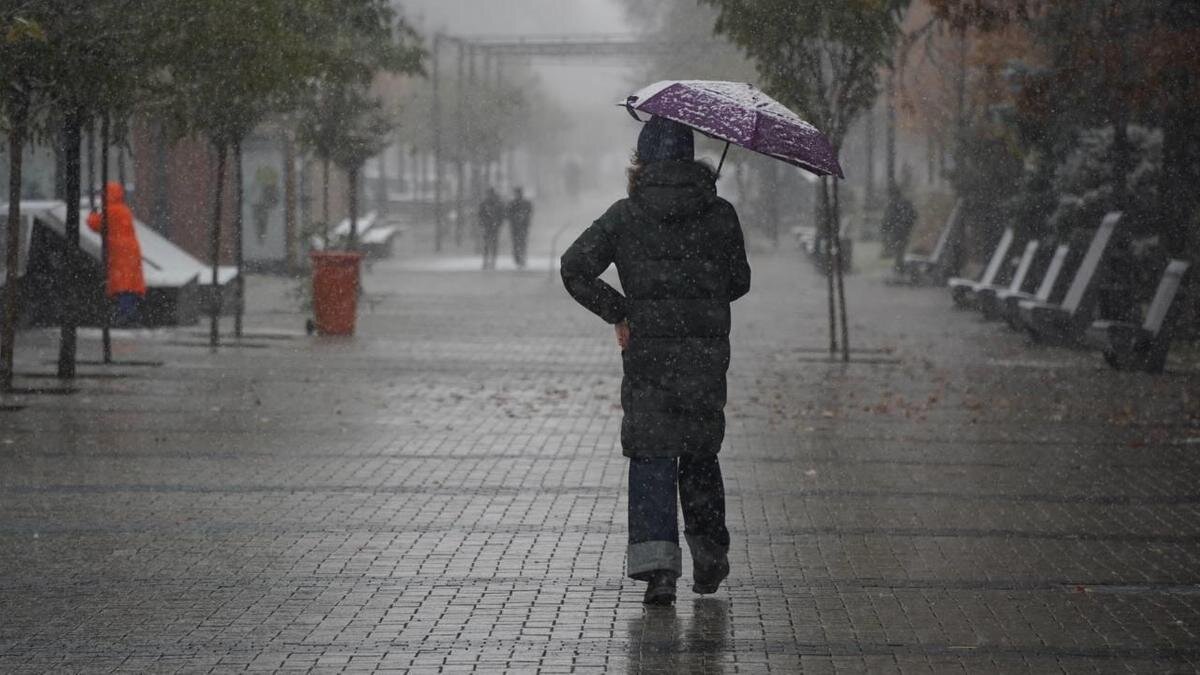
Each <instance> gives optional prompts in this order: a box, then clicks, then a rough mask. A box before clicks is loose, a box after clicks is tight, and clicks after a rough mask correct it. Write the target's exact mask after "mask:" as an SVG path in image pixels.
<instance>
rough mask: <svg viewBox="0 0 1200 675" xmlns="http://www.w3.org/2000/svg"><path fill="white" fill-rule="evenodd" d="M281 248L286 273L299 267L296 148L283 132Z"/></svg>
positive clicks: (287, 133)
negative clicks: (282, 248) (282, 247)
mask: <svg viewBox="0 0 1200 675" xmlns="http://www.w3.org/2000/svg"><path fill="white" fill-rule="evenodd" d="M283 246H284V257H285V260H286V264H287V269H288V272H289V273H290V272H292V271H293V270H295V269H296V268H297V267H298V266H299V265H298V263H299V260H298V258H299V251H297V250H296V146H295V144H294V143H293V142H292V135H291V133H290V132H287V131H285V132H283Z"/></svg>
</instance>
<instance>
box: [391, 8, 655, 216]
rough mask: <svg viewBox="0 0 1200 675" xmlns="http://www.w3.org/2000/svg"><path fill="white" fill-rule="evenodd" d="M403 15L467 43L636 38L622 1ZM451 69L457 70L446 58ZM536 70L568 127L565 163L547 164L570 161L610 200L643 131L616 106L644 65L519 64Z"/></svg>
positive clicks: (561, 145)
mask: <svg viewBox="0 0 1200 675" xmlns="http://www.w3.org/2000/svg"><path fill="white" fill-rule="evenodd" d="M400 7H401V8H402V10H403V11H404V14H405V16H407V17H408V18H409V19H410V20H411V21H412V22H413V23H414V24H416V25H417V26H418V27H419V29H420V30H421V31H422V33H424V34H425V35H427V36H429V39H430V40H432V36H433V35H434V34H435V33H437V32H442V33H445V34H448V35H452V36H461V37H467V38H471V37H506V36H512V37H518V36H572V35H575V36H578V35H598V34H606V35H607V34H616V35H629V34H632V33H634V32H635V31H634V29H633V27H632V26H630V25H629V24H628V23H627V21H626V13H625V11H624V9H623V7H622V6H621V4H620V2H619V0H569V1H568V2H564V1H563V0H405V1H404V2H402V3H400ZM446 54H447V56H446V58H445V62H446V65H445V66H443V67H444V68H453V67H454V61H453V58H452V57H450V56H449V54H451V52H450V51H447V52H446ZM509 65H511V66H513V67H516V68H520V67H522V66H528V67H531V68H532V69H533V72H534V73H535V75H536V76H537V77H538V79H539V80H540V81H541V84H542V86H543V89H544V90H545V91H546V92H548V94H549V95H550V96H551V97H553V99H554V103H555V104H556V105H557V107H559V108H560V109H561V114H562V115H563V116H564V117H565V118H566V119H565V120H563V122H564V125H563V126H565V127H566V132H565V133H559V134H557V136H558V138H559V141H558V143H557V144H556V146H555V147H556V148H557V149H558V150H559V151H560V152H561V156H560V157H542V158H540V159H539V161H542V162H546V163H549V166H551V167H554V166H559V165H560V164H561V161H562V160H563V159H564V158H566V157H567V156H573V157H576V158H578V159H579V160H580V161H581V163H583V164H584V165H585V166H586V167H588V169H589V170H588V171H587V173H588V174H590V175H591V177H592V179H593V180H589V181H587V182H588V183H589V184H590V187H592V188H594V189H595V190H597V191H600V192H604V193H606V194H608V195H610V196H620V195H619V194H617V193H618V192H619V191H623V186H624V180H625V179H624V175H623V172H622V171H621V167H622V166H623V165H624V164H625V163H626V162H627V159H628V156H629V155H630V154H631V153H632V150H633V147H634V143H635V135H636V133H637V131H638V126H637V124H636V123H635V122H633V120H631V119H630V118H629V117H628V116H627V115H626V114H625V113H623V112H622V111H621V110H619V109H618V108H617V107H616V106H615V103H616V102H617V101H618V100H620V99H621V98H623V97H624V96H626V95H627V94H629V93H630V92H631V91H633V90H634V89H635V88H636V87H637V86H638V85H639V82H638V80H637V79H636V78H637V75H636V72H637V68H636V66H637V64H636V63H634V62H621V61H616V60H603V59H601V60H594V61H591V62H584V61H583V60H555V59H536V60H533V61H532V62H524V61H522V60H513V61H510V62H509Z"/></svg>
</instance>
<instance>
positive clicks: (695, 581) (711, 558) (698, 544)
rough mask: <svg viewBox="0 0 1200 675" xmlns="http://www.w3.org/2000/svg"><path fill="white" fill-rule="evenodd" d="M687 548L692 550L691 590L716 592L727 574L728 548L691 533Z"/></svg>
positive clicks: (701, 592)
mask: <svg viewBox="0 0 1200 675" xmlns="http://www.w3.org/2000/svg"><path fill="white" fill-rule="evenodd" d="M688 548H690V549H691V551H692V592H694V593H700V594H701V595H707V594H709V593H716V592H717V589H718V588H719V587H720V586H721V582H722V581H725V577H727V576H729V549H728V548H726V547H724V546H718V545H716V544H714V543H713V541H712V540H711V539H709V538H707V537H698V536H693V535H688Z"/></svg>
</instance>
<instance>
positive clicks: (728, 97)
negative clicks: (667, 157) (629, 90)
mask: <svg viewBox="0 0 1200 675" xmlns="http://www.w3.org/2000/svg"><path fill="white" fill-rule="evenodd" d="M618 105H621V106H624V107H625V109H626V110H628V111H629V114H630V115H633V117H634V118H635V119H638V121H641V119H640V118H638V116H637V113H639V112H644V113H649V114H651V115H657V116H658V117H665V118H667V119H669V120H674V121H676V122H679V123H680V124H683V125H686V126H689V127H691V128H693V129H695V130H696V131H699V132H700V133H702V134H704V135H705V136H709V137H711V138H715V139H717V140H721V141H725V143H726V145H725V153H728V152H729V144H730V143H732V144H734V145H738V146H741V147H743V148H746V149H747V150H753V151H754V152H757V153H760V154H763V155H766V156H768V157H774V158H775V159H778V160H781V161H784V162H787V163H788V164H792V165H794V166H798V167H800V168H801V169H805V170H807V171H811V172H812V173H814V174H816V175H818V176H837V177H838V178H845V174H843V173H842V167H841V165H839V164H838V160H837V152H835V151H834V149H833V145H832V144H831V143H830V142H829V139H828V138H826V137H825V135H824V134H822V133H821V132H820V131H818V130H817V128H816V127H814V126H813V125H811V124H809V123H808V122H805V121H804V120H803V119H801V118H800V116H799V115H797V114H796V113H794V112H792V111H791V110H788V109H787V107H785V106H784V105H783V104H782V103H780V102H778V101H776V100H775V99H773V98H771V97H770V96H767V95H766V94H764V93H762V91H760V90H759V89H757V88H756V87H754V85H750V84H744V83H741V82H717V81H706V80H664V81H662V82H656V83H654V84H652V85H650V86H648V87H646V88H644V89H642V90H640V91H638V92H636V93H634V94H632V95H631V96H629V97H628V98H626V99H625V100H624V101H622V102H621V103H619V104H618ZM721 162H722V164H724V162H725V155H724V154H722V155H721ZM719 170H720V167H718V171H719Z"/></svg>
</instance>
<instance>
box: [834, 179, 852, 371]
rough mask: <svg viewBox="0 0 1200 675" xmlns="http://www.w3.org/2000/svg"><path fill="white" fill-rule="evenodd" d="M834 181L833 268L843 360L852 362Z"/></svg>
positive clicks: (836, 186)
mask: <svg viewBox="0 0 1200 675" xmlns="http://www.w3.org/2000/svg"><path fill="white" fill-rule="evenodd" d="M830 181H831V182H832V183H833V211H832V216H833V217H832V222H833V249H832V250H833V251H834V256H833V270H834V274H835V275H836V276H837V296H838V314H839V315H840V316H841V318H842V361H844V362H846V363H849V362H850V322H849V318H848V317H847V316H846V280H845V278H844V274H845V259H844V258H843V257H842V205H841V200H840V199H839V196H838V179H837V178H831V179H830Z"/></svg>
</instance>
